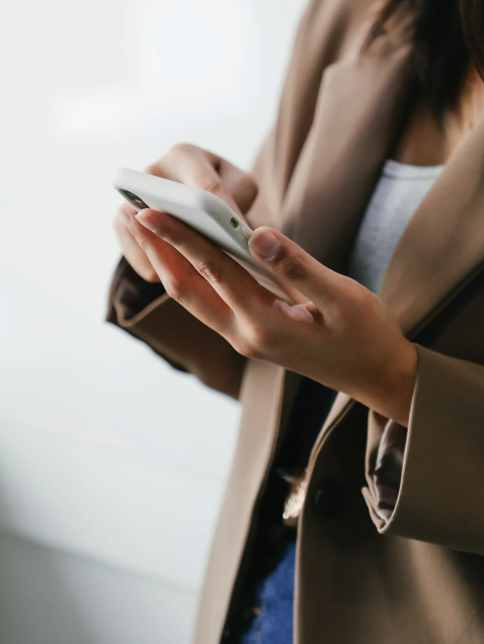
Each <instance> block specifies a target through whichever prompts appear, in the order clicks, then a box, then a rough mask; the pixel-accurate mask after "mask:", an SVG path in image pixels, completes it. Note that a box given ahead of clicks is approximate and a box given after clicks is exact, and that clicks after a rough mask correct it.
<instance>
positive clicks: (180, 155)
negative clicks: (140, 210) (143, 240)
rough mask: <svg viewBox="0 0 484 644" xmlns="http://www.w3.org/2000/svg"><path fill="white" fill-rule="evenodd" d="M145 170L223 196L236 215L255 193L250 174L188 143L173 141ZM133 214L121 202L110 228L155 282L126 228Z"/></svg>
mask: <svg viewBox="0 0 484 644" xmlns="http://www.w3.org/2000/svg"><path fill="white" fill-rule="evenodd" d="M145 172H148V173H149V174H153V175H155V176H157V177H162V178H163V179H170V180H171V181H178V182H179V183H185V184H186V185H189V186H196V187H198V188H202V189H203V190H207V191H208V192H211V193H213V194H214V195H216V196H217V197H220V199H223V201H225V202H226V203H227V204H228V205H229V206H230V208H232V210H234V211H235V212H236V213H237V214H239V215H244V214H245V213H246V212H247V211H248V210H249V208H250V207H251V205H252V203H253V202H254V199H255V198H256V196H257V184H256V183H255V181H254V179H253V177H252V175H250V174H248V173H247V172H244V171H243V170H240V169H239V168H237V167H235V166H234V165H232V164H231V163H229V162H228V161H226V160H225V159H222V158H221V157H219V156H217V155H216V154H213V153H212V152H208V151H206V150H202V149H201V148H199V147H197V146H195V145H190V144H188V143H179V144H178V145H175V146H174V147H173V148H171V149H170V150H169V151H168V152H167V153H166V154H165V156H163V157H162V158H161V159H160V160H159V161H156V162H155V163H153V164H152V165H150V166H149V167H148V168H147V169H146V170H145ZM135 214H136V211H135V209H134V208H133V207H132V206H130V205H129V204H128V203H124V204H123V205H122V206H121V207H120V208H119V210H118V212H117V213H116V216H115V218H114V230H115V232H116V235H117V238H118V241H119V243H120V245H121V249H122V252H123V255H124V256H125V258H126V259H127V261H128V262H129V263H130V264H131V266H132V267H133V269H134V270H135V271H136V272H137V273H138V275H140V276H141V277H142V278H143V279H145V280H146V281H148V282H159V281H160V279H159V277H158V275H157V273H156V271H155V270H154V268H153V267H152V265H151V263H150V261H149V259H148V257H147V256H146V254H145V252H144V251H143V249H142V248H141V247H140V245H139V244H138V242H137V241H136V240H135V239H134V237H133V235H132V234H131V232H130V230H129V225H128V224H131V225H132V224H133V219H134V216H135ZM135 221H136V220H135ZM136 224H137V222H136ZM136 224H135V225H136ZM138 225H140V224H138Z"/></svg>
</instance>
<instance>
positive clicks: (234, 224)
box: [230, 217, 239, 228]
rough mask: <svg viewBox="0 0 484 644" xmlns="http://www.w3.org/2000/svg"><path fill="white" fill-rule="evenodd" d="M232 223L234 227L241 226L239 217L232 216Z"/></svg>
mask: <svg viewBox="0 0 484 644" xmlns="http://www.w3.org/2000/svg"><path fill="white" fill-rule="evenodd" d="M230 225H231V226H232V228H238V227H239V222H238V221H237V219H236V218H235V217H232V219H231V220H230Z"/></svg>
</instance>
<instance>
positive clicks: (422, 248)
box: [380, 121, 484, 337]
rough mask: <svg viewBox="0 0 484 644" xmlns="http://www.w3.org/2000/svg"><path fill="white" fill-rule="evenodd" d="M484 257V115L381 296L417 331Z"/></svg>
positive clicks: (414, 228) (415, 222) (421, 213)
mask: <svg viewBox="0 0 484 644" xmlns="http://www.w3.org/2000/svg"><path fill="white" fill-rule="evenodd" d="M483 260H484V121H482V122H481V123H480V125H479V126H478V127H477V129H476V131H475V132H474V133H473V134H472V135H471V136H470V137H469V139H468V140H467V141H466V142H465V143H464V144H463V145H462V147H461V149H460V150H459V151H458V152H457V153H456V154H455V156H454V157H453V158H452V159H451V160H450V161H449V163H448V165H447V167H446V168H445V170H444V172H443V173H442V174H441V175H440V177H439V179H438V180H437V181H436V183H435V185H434V186H433V187H432V189H431V190H430V192H429V194H428V195H427V197H426V198H425V199H424V201H423V202H422V204H421V205H420V207H419V209H418V210H417V212H416V213H415V215H414V216H413V217H412V219H411V221H410V223H409V224H408V226H407V228H406V229H405V232H404V233H403V235H402V237H401V239H400V242H399V244H398V246H397V248H396V250H395V253H394V255H393V257H392V260H391V262H390V265H389V267H388V270H387V272H386V275H385V278H384V281H383V284H382V287H381V289H380V296H381V297H382V299H383V300H384V301H385V302H386V303H387V305H388V306H389V307H390V308H391V309H392V311H393V313H394V314H395V315H396V317H397V319H398V321H399V323H400V326H401V328H402V330H403V331H404V333H405V334H407V335H409V336H412V337H415V335H416V334H417V333H418V332H419V331H420V330H421V329H422V328H423V327H424V326H425V325H426V324H427V323H428V321H430V319H432V318H433V317H434V315H435V314H436V313H437V312H438V311H440V310H441V309H442V307H443V306H445V305H446V304H447V303H449V302H450V301H451V299H452V298H453V296H454V295H455V294H457V293H458V292H459V290H460V288H461V287H463V286H464V285H465V284H466V283H467V282H468V281H469V280H470V279H472V277H473V276H474V275H475V274H476V271H477V272H478V271H479V270H481V268H482V265H483Z"/></svg>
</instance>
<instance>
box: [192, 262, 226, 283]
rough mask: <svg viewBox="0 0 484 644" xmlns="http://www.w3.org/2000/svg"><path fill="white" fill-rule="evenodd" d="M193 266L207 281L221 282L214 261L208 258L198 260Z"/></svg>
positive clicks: (219, 273)
mask: <svg viewBox="0 0 484 644" xmlns="http://www.w3.org/2000/svg"><path fill="white" fill-rule="evenodd" d="M195 268H196V270H197V272H198V273H199V274H200V275H201V276H202V277H203V278H204V279H206V280H207V282H210V283H211V284H215V285H216V284H221V283H222V275H221V271H220V268H219V267H218V266H217V265H216V264H215V262H213V261H210V260H206V261H200V262H197V263H196V265H195Z"/></svg>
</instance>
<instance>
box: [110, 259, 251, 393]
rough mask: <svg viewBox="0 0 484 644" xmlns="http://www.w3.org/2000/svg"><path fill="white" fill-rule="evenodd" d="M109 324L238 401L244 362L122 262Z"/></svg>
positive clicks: (112, 295)
mask: <svg viewBox="0 0 484 644" xmlns="http://www.w3.org/2000/svg"><path fill="white" fill-rule="evenodd" d="M106 319H107V321H108V322H110V323H111V324H114V325H116V326H118V327H120V328H121V329H123V330H124V331H127V332H128V333H129V334H131V335H132V336H134V337H135V338H138V339H139V340H142V341H143V342H145V343H146V344H147V345H148V346H149V347H150V348H151V349H153V351H155V352H156V353H157V354H158V355H159V356H161V357H162V358H164V359H165V360H166V361H167V362H168V363H169V364H171V365H172V366H173V367H175V368H176V369H179V370H181V371H187V372H190V373H192V374H194V375H195V376H197V377H198V378H199V379H200V380H201V381H202V382H203V383H204V384H206V385H208V386H209V387H212V388H213V389H216V390H218V391H221V392H223V393H225V394H228V395H230V396H232V397H234V398H237V397H238V392H239V388H240V382H241V379H242V373H243V368H244V364H245V358H243V357H242V356H241V355H240V354H238V353H237V352H236V351H235V349H233V348H232V346H231V345H230V344H229V343H228V342H227V341H226V340H224V339H223V338H222V337H221V336H220V335H218V334H217V333H215V332H214V331H212V330H211V329H209V328H208V327H207V326H205V325H204V324H202V323H201V322H199V321H198V320H197V319H196V318H195V317H193V316H192V315H191V314H190V313H188V312H187V311H186V310H185V309H184V308H183V307H182V306H180V305H179V304H178V303H177V302H175V301H174V300H172V299H171V298H170V297H169V296H168V295H167V294H166V292H165V289H164V288H163V285H162V284H161V283H159V282H158V283H150V282H146V281H145V280H143V279H142V278H141V277H140V276H139V275H138V274H137V273H136V272H135V271H134V270H133V268H131V266H130V264H129V263H128V262H127V261H126V259H125V258H124V257H123V258H122V259H121V261H120V262H119V264H118V267H117V269H116V272H115V274H114V277H113V281H112V283H111V289H110V294H109V302H108V311H107V316H106Z"/></svg>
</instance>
